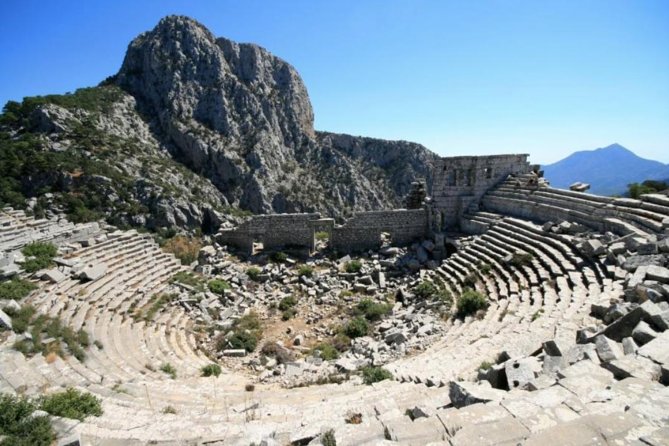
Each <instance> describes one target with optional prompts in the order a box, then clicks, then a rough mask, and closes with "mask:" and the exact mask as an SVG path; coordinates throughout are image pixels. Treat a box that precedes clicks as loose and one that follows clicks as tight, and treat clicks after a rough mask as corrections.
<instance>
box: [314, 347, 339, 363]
mask: <svg viewBox="0 0 669 446" xmlns="http://www.w3.org/2000/svg"><path fill="white" fill-rule="evenodd" d="M311 353H312V354H317V355H318V356H319V357H320V358H321V359H323V360H324V361H332V360H334V359H337V358H339V351H337V349H336V348H335V347H334V345H332V344H330V343H327V342H323V343H320V344H318V345H317V346H316V347H314V348H313V349H312V350H311Z"/></svg>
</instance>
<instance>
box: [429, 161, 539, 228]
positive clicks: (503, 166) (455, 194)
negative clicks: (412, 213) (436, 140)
mask: <svg viewBox="0 0 669 446" xmlns="http://www.w3.org/2000/svg"><path fill="white" fill-rule="evenodd" d="M527 156H528V155H491V156H456V157H450V158H441V159H440V160H439V161H437V163H436V164H435V172H434V175H433V178H434V183H433V185H432V198H433V200H434V206H435V209H436V210H437V213H438V215H437V216H436V218H437V220H438V223H437V224H436V225H435V229H436V230H445V229H454V228H456V227H457V225H458V221H459V217H460V216H461V215H462V214H464V213H466V212H467V211H468V210H469V207H470V206H471V205H472V204H473V203H478V202H479V200H480V199H481V197H482V196H483V194H484V193H485V192H486V191H487V190H488V189H490V188H491V187H493V186H495V185H496V184H499V183H500V182H501V181H503V180H504V179H505V178H506V177H507V176H508V175H509V174H521V173H528V172H530V164H529V163H528V162H527Z"/></svg>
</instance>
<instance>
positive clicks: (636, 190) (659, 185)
mask: <svg viewBox="0 0 669 446" xmlns="http://www.w3.org/2000/svg"><path fill="white" fill-rule="evenodd" d="M667 189H669V183H667V181H655V180H646V181H644V182H642V183H631V184H628V185H627V196H629V197H630V198H639V197H641V195H643V194H653V193H656V192H661V191H664V190H667Z"/></svg>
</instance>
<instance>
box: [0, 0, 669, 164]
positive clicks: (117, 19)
mask: <svg viewBox="0 0 669 446" xmlns="http://www.w3.org/2000/svg"><path fill="white" fill-rule="evenodd" d="M168 14H184V15H188V16H191V17H193V18H195V19H196V20H199V21H200V22H202V23H203V24H204V25H205V26H207V27H208V28H209V29H211V30H212V31H213V33H214V34H216V35H217V36H225V37H228V38H231V39H233V40H237V41H242V42H254V43H257V44H259V45H261V46H264V47H265V48H267V49H269V50H270V51H271V52H273V53H274V54H276V55H277V56H279V57H282V58H283V59H285V60H287V61H288V62H290V63H291V64H293V65H294V66H295V67H296V68H297V70H298V71H299V72H300V74H301V75H302V77H303V79H304V82H305V83H306V85H307V88H308V90H309V94H310V96H311V100H312V103H313V107H314V111H315V114H316V128H317V129H319V130H328V131H334V132H345V133H351V134H356V135H366V136H373V137H379V138H386V139H405V140H410V141H416V142H420V143H422V144H424V145H425V146H427V147H428V148H430V149H432V150H434V151H436V152H438V153H440V154H443V155H460V154H486V153H504V152H514V153H518V152H527V153H530V154H531V156H532V158H531V159H532V161H534V162H552V161H556V160H558V159H560V158H562V157H564V156H566V155H567V154H569V153H571V152H572V151H574V150H584V149H594V148H597V147H602V146H606V145H608V144H611V143H613V142H618V143H620V144H622V145H624V146H626V147H627V148H629V149H631V150H633V151H635V152H636V153H638V154H640V155H642V156H644V157H647V158H653V159H658V160H660V161H663V162H665V163H669V1H665V0H657V1H644V0H630V1H616V0H606V1H597V0H586V1H583V0H573V1H543V0H540V1H514V0H504V1H502V0H500V1H478V0H477V1H469V0H462V1H457V2H455V1H443V0H442V1H440V0H434V1H421V0H410V1H409V0H407V1H392V0H365V1H361V0H355V1H336V2H334V1H330V2H326V1H318V0H300V1H293V0H291V1H271V2H270V1H263V2H261V1H248V0H244V1H240V0H231V1H170V0H160V1H159V0H133V1H130V0H116V1H106V2H103V1H92V0H87V1H32V0H2V2H0V17H1V20H2V22H1V23H2V31H1V32H0V48H1V49H2V53H1V55H2V59H1V60H2V69H1V70H0V101H1V102H2V103H3V104H4V103H5V102H6V101H7V100H9V99H14V100H19V99H21V98H22V97H23V96H27V95H36V94H47V93H62V92H66V91H72V90H74V89H76V88H78V87H82V86H90V85H95V84H97V83H98V82H99V81H100V80H102V79H104V78H105V77H106V76H108V75H110V74H114V73H115V72H116V71H117V70H118V68H119V67H120V65H121V61H122V60H123V55H124V52H125V49H126V47H127V45H128V43H129V42H130V40H131V39H132V38H133V37H135V36H136V35H137V34H139V33H140V32H143V31H145V30H149V29H151V28H152V27H153V26H155V24H156V23H157V22H158V20H159V19H160V18H161V17H163V16H165V15H168Z"/></svg>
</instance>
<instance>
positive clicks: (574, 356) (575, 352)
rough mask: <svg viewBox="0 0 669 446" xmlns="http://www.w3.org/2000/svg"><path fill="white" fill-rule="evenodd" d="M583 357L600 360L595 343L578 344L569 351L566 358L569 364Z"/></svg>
mask: <svg viewBox="0 0 669 446" xmlns="http://www.w3.org/2000/svg"><path fill="white" fill-rule="evenodd" d="M583 359H590V360H592V361H596V362H599V356H597V349H596V348H595V345H594V344H577V345H575V346H573V347H572V348H570V349H569V350H568V351H567V355H566V360H567V362H568V363H569V364H574V363H576V362H578V361H582V360H583Z"/></svg>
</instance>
